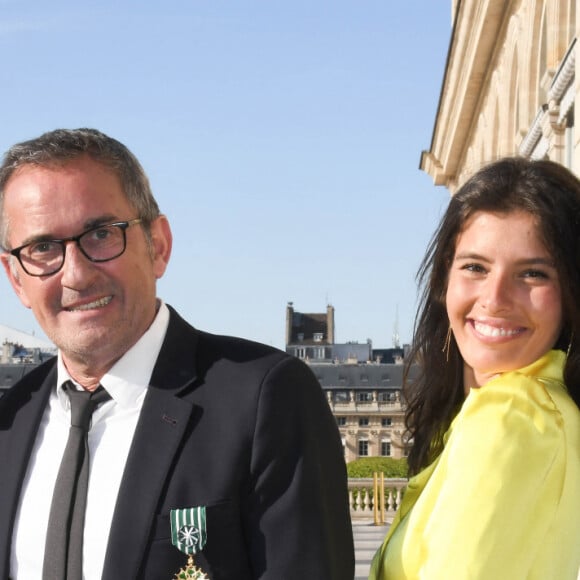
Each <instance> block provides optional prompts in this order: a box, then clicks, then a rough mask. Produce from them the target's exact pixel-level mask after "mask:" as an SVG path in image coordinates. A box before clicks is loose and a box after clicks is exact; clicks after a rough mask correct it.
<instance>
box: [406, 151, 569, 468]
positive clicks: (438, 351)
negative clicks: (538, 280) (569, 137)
mask: <svg viewBox="0 0 580 580" xmlns="http://www.w3.org/2000/svg"><path fill="white" fill-rule="evenodd" d="M481 211H483V212H492V213H499V214H507V213H511V212H514V211H525V212H528V213H530V214H531V215H533V216H534V218H535V219H536V223H537V225H538V232H539V235H540V237H541V239H542V241H543V243H544V245H545V247H546V249H547V250H548V252H549V253H550V254H551V256H552V258H553V260H554V262H555V265H556V270H557V272H558V276H559V279H560V286H561V289H562V312H563V329H562V332H561V334H560V337H559V338H558V340H557V342H556V344H555V345H554V348H558V349H561V350H564V351H567V349H568V348H569V347H570V350H569V355H568V358H567V361H566V366H565V368H564V379H565V382H566V385H567V388H568V391H569V393H570V395H571V396H572V398H573V399H574V401H575V402H576V404H577V405H579V406H580V181H579V180H578V179H577V178H576V177H575V176H574V174H572V173H571V172H570V171H568V170H567V169H566V168H565V167H563V166H562V165H559V164H557V163H554V162H552V161H546V160H537V161H533V160H528V159H524V158H519V157H510V158H505V159H501V160H499V161H496V162H494V163H491V164H489V165H487V166H485V167H484V168H483V169H481V170H480V171H478V172H477V173H476V174H474V175H473V176H472V177H471V178H470V179H469V180H468V181H467V182H466V183H465V184H464V185H463V186H462V187H461V188H460V189H459V190H458V191H457V193H456V194H455V195H454V196H453V197H452V198H451V201H450V203H449V206H448V208H447V211H446V212H445V215H444V216H443V218H442V219H441V222H440V224H439V227H438V228H437V230H436V231H435V234H434V235H433V238H432V239H431V242H430V244H429V246H428V248H427V252H426V254H425V257H424V259H423V261H422V263H421V266H420V268H419V271H418V273H417V280H418V282H419V287H420V289H421V300H420V304H419V307H418V310H417V317H416V320H415V330H414V338H413V345H412V348H411V352H410V354H409V356H408V357H407V361H406V365H407V367H406V372H405V384H404V395H405V398H406V402H407V410H406V417H405V423H406V427H407V431H408V433H407V435H408V436H409V437H411V438H412V440H413V445H412V448H411V451H410V454H409V458H408V461H409V471H410V473H411V474H415V473H417V472H419V471H420V470H421V469H423V468H424V467H425V466H427V465H428V464H429V463H431V461H433V460H434V459H435V458H436V457H437V455H439V453H441V450H442V448H443V435H444V433H445V431H446V430H447V429H448V427H449V425H450V424H451V421H452V420H453V418H454V417H455V415H456V414H457V413H458V411H459V409H460V407H461V405H462V403H463V401H464V398H465V395H464V390H463V359H462V357H461V355H460V353H459V350H458V348H457V344H456V343H455V341H454V339H453V338H451V341H450V344H449V351H448V354H447V355H446V354H445V353H443V352H442V349H443V346H444V344H445V342H446V338H447V332H448V329H449V318H448V316H447V310H446V307H445V295H446V292H447V281H448V276H449V270H450V267H451V263H452V260H453V257H454V253H455V246H456V241H457V236H458V235H459V233H460V232H461V231H462V229H463V227H464V225H465V223H466V221H467V220H468V219H469V218H470V217H471V216H472V215H473V214H475V213H476V212H481ZM411 365H417V366H418V367H419V375H418V376H416V377H415V378H414V380H413V381H411V380H410V378H409V377H410V373H409V369H410V367H411Z"/></svg>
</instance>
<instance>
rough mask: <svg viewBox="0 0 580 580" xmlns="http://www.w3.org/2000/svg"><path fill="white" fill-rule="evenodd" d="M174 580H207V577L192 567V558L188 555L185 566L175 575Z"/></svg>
mask: <svg viewBox="0 0 580 580" xmlns="http://www.w3.org/2000/svg"><path fill="white" fill-rule="evenodd" d="M174 580H209V577H208V576H206V575H205V573H204V572H203V571H202V570H200V569H199V568H196V567H195V566H194V565H193V556H191V555H190V556H189V557H188V558H187V566H185V568H182V569H181V570H180V571H179V572H178V573H177V574H176V575H175V578H174Z"/></svg>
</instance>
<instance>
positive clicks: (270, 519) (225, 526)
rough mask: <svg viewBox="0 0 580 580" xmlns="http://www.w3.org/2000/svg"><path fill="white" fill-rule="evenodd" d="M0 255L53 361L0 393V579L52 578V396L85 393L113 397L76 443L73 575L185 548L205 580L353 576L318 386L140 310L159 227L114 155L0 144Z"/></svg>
mask: <svg viewBox="0 0 580 580" xmlns="http://www.w3.org/2000/svg"><path fill="white" fill-rule="evenodd" d="M0 243H1V244H2V246H3V248H5V250H6V252H5V253H4V254H3V255H2V257H1V259H2V263H3V265H4V268H5V270H6V273H7V275H8V277H9V279H10V282H11V284H12V286H13V288H14V290H15V291H16V293H17V295H18V296H19V298H20V300H21V301H22V303H23V304H24V306H26V307H27V308H31V309H32V311H33V313H34V314H35V316H36V318H37V320H38V322H39V324H40V325H41V326H42V328H43V330H44V331H45V333H46V334H47V336H48V337H50V339H51V340H52V341H53V342H54V343H55V344H56V345H57V346H58V349H59V353H58V357H56V359H53V360H51V361H49V362H47V363H45V364H43V365H41V366H40V367H38V368H37V369H35V370H34V371H32V372H31V373H29V374H28V375H27V376H25V377H24V378H23V379H22V380H21V381H20V383H18V384H17V385H15V386H14V387H13V388H12V389H11V390H10V391H9V392H8V393H6V395H4V397H3V398H2V399H0V463H1V465H2V469H1V470H0V576H1V578H11V579H12V580H34V579H35V578H41V577H42V578H44V579H45V580H63V579H62V578H54V577H51V576H50V574H51V572H47V567H46V566H47V564H46V560H47V559H48V560H50V557H51V556H52V554H51V553H50V552H51V550H45V545H46V543H47V542H48V538H47V536H50V534H51V533H52V530H53V520H52V517H53V514H52V512H51V503H52V501H53V490H54V489H55V486H57V483H58V482H57V480H58V479H59V478H60V476H59V475H58V472H59V465H60V463H61V458H62V457H63V452H64V449H65V446H67V445H68V443H67V437H68V433H69V428H70V425H71V418H70V415H71V411H70V407H71V402H70V401H69V396H68V392H69V391H68V390H65V385H68V386H66V389H69V388H71V387H72V389H73V390H75V389H76V390H77V391H83V390H84V391H95V390H96V389H97V387H99V385H100V386H102V387H104V389H105V390H106V391H107V392H108V393H109V395H110V396H111V397H112V399H111V400H109V401H107V402H104V403H102V404H101V405H100V406H98V407H97V408H96V410H95V411H94V413H93V415H92V423H91V426H90V431H89V434H88V454H89V456H90V463H91V469H90V479H89V484H88V492H86V493H87V496H86V497H87V499H86V509H85V510H84V518H85V521H84V534H81V535H82V537H83V538H84V543H83V546H82V549H81V550H80V552H81V555H82V571H83V577H84V578H85V579H86V580H96V579H99V578H103V579H104V580H121V579H123V580H125V579H129V578H133V579H139V580H163V579H168V580H169V579H170V578H173V577H174V575H175V574H176V573H177V572H179V570H180V569H183V570H185V569H186V568H187V566H186V564H187V560H188V556H187V554H189V553H190V552H188V550H187V548H188V546H189V547H190V548H191V546H193V547H194V548H197V549H195V562H194V563H193V566H195V569H196V570H198V571H200V570H201V571H203V573H205V574H206V575H207V577H209V578H211V580H241V579H258V578H259V579H263V580H285V579H288V580H290V579H292V580H296V579H307V580H333V579H336V580H352V578H353V575H354V564H353V545H352V531H351V527H350V520H349V514H348V502H347V496H346V476H345V467H344V462H343V459H342V451H341V445H340V441H339V437H338V432H337V429H336V427H335V424H334V421H333V419H332V416H331V414H330V412H329V409H328V405H327V403H326V402H325V400H324V397H323V394H322V390H321V389H320V387H319V385H318V383H317V382H316V379H315V378H314V376H313V375H312V374H311V372H310V371H309V369H308V368H307V367H306V366H305V365H303V364H302V363H301V362H299V361H298V360H297V359H294V358H293V357H290V356H288V355H286V354H284V353H282V352H280V351H277V350H275V349H272V348H270V347H267V346H264V345H260V344H256V343H252V342H248V341H244V340H241V339H236V338H229V337H223V336H215V335H210V334H207V333H204V332H201V331H198V330H196V329H194V328H192V327H191V326H189V325H188V324H187V323H186V322H185V321H184V320H183V319H182V318H180V317H179V315H178V314H177V313H176V312H175V311H174V310H173V309H171V308H170V307H169V306H167V305H165V304H164V303H163V302H162V301H161V300H160V299H158V298H157V297H156V279H157V278H160V277H161V276H162V275H163V273H164V271H165V268H166V266H167V263H168V261H169V256H170V253H171V245H172V237H171V231H170V227H169V223H168V221H167V218H166V217H165V216H164V215H162V214H160V212H159V208H158V206H157V203H156V202H155V200H154V198H153V196H152V193H151V191H150V188H149V184H148V180H147V178H146V176H145V174H144V172H143V170H142V168H141V166H140V165H139V163H138V161H137V160H136V159H135V157H134V156H133V155H132V154H131V153H130V152H129V151H128V150H127V148H126V147H125V146H124V145H122V144H121V143H119V142H118V141H116V140H114V139H111V138H109V137H107V136H106V135H103V134H102V133H100V132H98V131H95V130H90V129H79V130H72V131H69V130H57V131H53V132H51V133H47V134H45V135H42V136H41V137H39V138H38V139H34V140H32V141H28V142H25V143H21V144H19V145H16V146H14V147H13V148H11V149H10V150H9V151H8V153H7V154H6V156H5V159H4V163H3V165H2V166H1V167H0ZM68 381H72V385H71V384H70V383H68ZM71 400H72V398H71ZM71 431H72V429H71ZM63 463H67V462H66V461H64V462H63ZM57 476H58V477H57ZM55 495H56V491H55ZM190 508H191V509H190ZM172 510H175V511H173V512H172ZM58 511H59V510H58V509H57V510H56V512H58ZM175 514H179V517H190V516H187V515H184V514H195V517H196V518H198V519H196V520H195V522H196V523H195V525H194V524H193V523H192V522H191V521H190V520H187V521H186V520H183V521H182V520H179V521H178V520H175V522H174V521H170V520H173V519H174V518H175V517H177V516H176V515H175ZM56 515H58V513H57V514H56ZM202 516H203V518H204V519H205V523H203V521H202V520H203V518H202ZM191 517H193V516H191ZM200 518H201V519H200ZM49 519H50V523H49ZM184 521H185V524H184ZM180 522H181V523H180ZM186 524H187V525H186ZM172 526H174V527H173V530H172ZM69 536H74V534H72V533H71V534H69ZM202 537H203V541H201V540H200V538H202ZM73 539H76V536H74V538H70V537H69V540H68V541H71V542H72V540H73ZM190 551H191V550H190ZM45 552H46V553H45ZM182 552H183V553H182ZM189 565H190V566H191V565H192V563H191V562H190V563H189ZM43 567H44V573H43ZM192 570H193V568H190V573H191V574H192V575H191V576H187V577H188V578H189V577H192V578H193V577H196V578H197V577H206V576H194V575H193V572H192ZM52 574H54V573H52ZM196 574H201V572H196Z"/></svg>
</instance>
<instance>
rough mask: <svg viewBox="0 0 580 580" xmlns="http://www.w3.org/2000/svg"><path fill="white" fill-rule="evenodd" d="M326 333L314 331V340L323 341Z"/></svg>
mask: <svg viewBox="0 0 580 580" xmlns="http://www.w3.org/2000/svg"><path fill="white" fill-rule="evenodd" d="M323 337H324V334H323V333H322V332H315V333H314V337H313V338H314V342H322V339H323Z"/></svg>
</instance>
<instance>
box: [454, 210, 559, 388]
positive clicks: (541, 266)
mask: <svg viewBox="0 0 580 580" xmlns="http://www.w3.org/2000/svg"><path fill="white" fill-rule="evenodd" d="M446 305H447V314H448V316H449V321H450V324H451V329H452V331H453V335H454V337H455V340H456V342H457V346H458V347H459V352H460V353H461V356H462V357H463V360H464V364H465V367H464V387H465V391H466V393H467V392H469V389H470V388H471V387H478V386H481V385H483V384H484V383H485V382H487V381H488V380H489V379H490V378H491V377H492V376H494V375H496V374H498V373H501V372H505V371H510V370H515V369H519V368H522V367H525V366H527V365H529V364H531V363H532V362H534V361H536V360H537V359H538V358H540V357H541V356H542V355H544V354H545V353H546V352H548V351H549V350H550V349H551V348H552V347H553V346H554V344H555V343H556V340H557V339H558V336H559V335H560V331H561V329H562V292H561V289H560V280H559V278H558V274H557V272H556V266H555V264H554V262H553V260H552V257H551V255H550V254H549V253H548V251H547V250H546V248H545V246H544V244H543V243H542V241H541V239H540V236H539V232H538V227H537V225H536V221H535V219H534V217H533V216H532V215H531V214H529V213H527V212H524V211H514V212H511V213H506V214H501V213H488V212H476V213H475V214H474V215H473V216H471V218H470V219H468V220H467V222H466V223H465V226H464V228H463V230H462V231H461V232H460V233H459V236H458V237H457V242H456V246H455V253H454V256H453V261H452V263H451V268H450V270H449V282H448V287H447V295H446Z"/></svg>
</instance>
